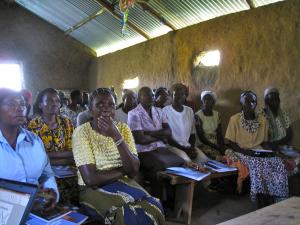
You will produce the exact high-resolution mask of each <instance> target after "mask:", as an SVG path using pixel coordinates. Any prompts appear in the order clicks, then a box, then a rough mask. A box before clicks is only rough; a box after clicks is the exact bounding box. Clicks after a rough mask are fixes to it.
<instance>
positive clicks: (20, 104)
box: [1, 100, 26, 111]
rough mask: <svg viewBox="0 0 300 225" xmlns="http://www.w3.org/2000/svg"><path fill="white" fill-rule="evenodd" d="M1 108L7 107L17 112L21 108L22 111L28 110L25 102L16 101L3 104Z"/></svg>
mask: <svg viewBox="0 0 300 225" xmlns="http://www.w3.org/2000/svg"><path fill="white" fill-rule="evenodd" d="M1 106H5V107H7V108H8V109H9V110H14V111H16V110H17V109H19V108H21V109H22V110H24V109H26V104H25V102H24V101H23V100H19V101H17V100H15V101H8V102H2V103H1Z"/></svg>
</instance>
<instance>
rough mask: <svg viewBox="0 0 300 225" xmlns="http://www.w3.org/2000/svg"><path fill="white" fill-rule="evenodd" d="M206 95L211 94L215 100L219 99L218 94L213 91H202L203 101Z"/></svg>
mask: <svg viewBox="0 0 300 225" xmlns="http://www.w3.org/2000/svg"><path fill="white" fill-rule="evenodd" d="M205 95H210V96H211V97H212V98H213V99H214V101H217V95H216V93H215V92H213V91H202V92H201V101H203V98H204V96H205Z"/></svg>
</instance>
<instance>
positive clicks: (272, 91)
mask: <svg viewBox="0 0 300 225" xmlns="http://www.w3.org/2000/svg"><path fill="white" fill-rule="evenodd" d="M271 93H278V94H279V90H278V89H277V88H274V87H272V88H267V89H266V90H265V92H264V98H266V97H267V95H268V94H271Z"/></svg>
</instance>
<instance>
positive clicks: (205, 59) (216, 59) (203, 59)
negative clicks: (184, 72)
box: [194, 50, 220, 67]
mask: <svg viewBox="0 0 300 225" xmlns="http://www.w3.org/2000/svg"><path fill="white" fill-rule="evenodd" d="M219 63H220V51H219V50H213V51H207V52H201V53H200V54H199V55H198V56H197V57H196V59H195V62H194V64H196V65H194V66H205V67H211V66H218V65H219Z"/></svg>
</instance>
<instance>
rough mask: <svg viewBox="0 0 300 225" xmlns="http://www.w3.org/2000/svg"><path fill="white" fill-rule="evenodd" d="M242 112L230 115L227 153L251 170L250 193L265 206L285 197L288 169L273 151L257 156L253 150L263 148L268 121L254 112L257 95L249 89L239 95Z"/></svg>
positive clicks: (266, 135)
mask: <svg viewBox="0 0 300 225" xmlns="http://www.w3.org/2000/svg"><path fill="white" fill-rule="evenodd" d="M240 103H241V105H242V111H241V112H240V113H237V114H235V115H233V116H232V117H231V118H230V121H229V124H228V128H227V131H226V135H225V138H226V139H228V140H229V143H230V147H231V149H233V151H234V152H232V151H231V150H227V151H226V154H227V155H228V156H234V157H237V158H238V159H239V160H241V162H242V163H243V164H245V165H246V166H247V167H248V169H249V173H250V182H251V189H250V195H251V199H252V200H253V201H255V200H258V201H257V203H258V207H259V208H260V207H264V206H266V205H268V204H270V203H272V202H273V201H274V200H275V201H279V200H282V199H285V198H287V197H288V180H287V172H286V169H285V167H284V164H283V162H282V160H281V159H280V158H278V157H276V156H275V155H273V154H271V153H270V154H266V155H261V156H257V155H256V154H254V150H255V149H262V148H263V147H262V146H264V145H265V143H266V141H267V140H268V124H267V121H266V119H265V118H264V117H263V116H262V115H260V114H259V115H257V114H256V113H255V108H256V104H257V97H256V95H255V94H254V93H253V92H251V91H246V92H243V93H242V94H241V97H240Z"/></svg>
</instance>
